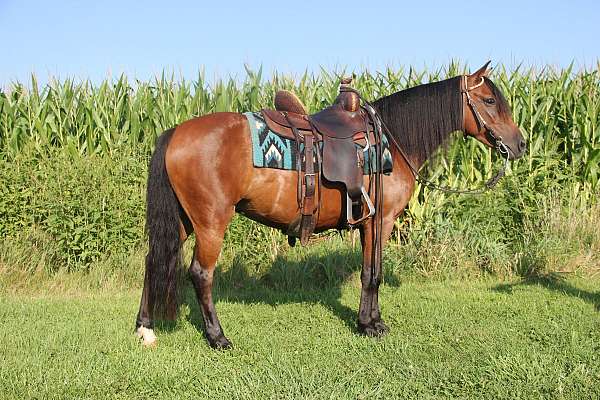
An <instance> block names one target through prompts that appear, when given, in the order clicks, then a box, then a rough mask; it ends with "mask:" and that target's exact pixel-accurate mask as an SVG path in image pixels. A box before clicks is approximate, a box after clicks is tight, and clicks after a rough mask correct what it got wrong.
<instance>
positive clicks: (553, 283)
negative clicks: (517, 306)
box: [492, 273, 600, 312]
mask: <svg viewBox="0 0 600 400" xmlns="http://www.w3.org/2000/svg"><path fill="white" fill-rule="evenodd" d="M519 286H542V287H544V288H546V289H548V290H553V291H556V292H560V293H563V294H565V295H567V296H571V297H576V298H579V299H581V300H583V301H585V302H588V303H590V304H592V305H594V307H595V308H596V311H599V312H600V291H598V292H591V291H588V290H583V289H579V288H577V287H575V286H573V285H572V284H570V283H569V282H567V281H566V280H565V278H564V277H563V276H562V275H560V274H557V273H550V274H545V275H540V276H532V277H526V278H524V279H523V280H522V281H520V282H516V283H506V284H501V285H497V286H495V287H493V288H492V290H494V291H497V292H502V293H512V292H513V289H514V288H515V287H519Z"/></svg>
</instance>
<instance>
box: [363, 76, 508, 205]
mask: <svg viewBox="0 0 600 400" xmlns="http://www.w3.org/2000/svg"><path fill="white" fill-rule="evenodd" d="M483 83H484V78H483V77H482V78H481V82H479V83H478V84H476V85H475V86H472V87H468V84H467V75H463V76H462V79H461V88H460V92H461V93H462V94H463V95H465V97H466V100H467V105H468V106H469V107H470V108H471V111H472V112H473V115H474V116H475V119H476V120H477V123H478V124H479V126H480V127H482V128H484V129H485V133H486V135H487V136H488V138H489V139H491V140H490V142H491V143H492V144H493V145H494V148H495V149H496V151H498V153H500V155H502V156H503V157H504V165H503V166H502V168H500V170H498V172H497V173H496V174H495V175H494V176H492V177H491V178H490V179H489V180H487V181H486V182H485V183H484V184H483V187H480V188H474V189H462V190H461V189H454V188H451V187H449V186H440V185H438V184H436V183H433V182H432V181H430V180H428V179H427V178H424V177H423V175H421V173H419V170H418V169H417V168H415V167H414V166H413V165H412V163H411V162H410V160H409V158H408V156H407V155H406V153H405V152H404V150H402V147H400V144H399V143H398V142H397V141H396V139H395V138H394V135H392V133H391V131H390V129H389V128H388V127H387V125H386V124H385V122H384V121H383V120H382V119H381V116H380V115H379V113H377V112H373V114H374V115H375V116H376V117H377V122H378V123H379V124H380V125H381V126H382V127H383V128H384V129H385V131H386V132H387V134H388V138H389V139H391V141H392V142H393V143H394V145H395V146H396V148H397V149H398V151H399V152H400V154H401V155H402V158H404V161H406V164H407V165H408V168H409V169H410V171H411V172H412V174H413V176H414V177H415V179H416V180H417V181H418V182H419V183H421V184H422V185H423V186H426V187H428V188H430V189H435V190H440V191H442V192H445V193H455V194H482V193H485V192H487V191H488V190H490V189H492V188H494V186H496V185H497V184H498V182H499V181H500V179H502V177H503V176H504V174H505V172H506V168H507V166H508V158H509V150H508V147H507V146H506V145H505V144H504V143H503V142H502V137H501V136H498V135H496V134H495V132H494V130H493V129H492V128H491V127H490V126H489V125H488V124H487V123H486V122H485V120H484V119H483V117H482V116H481V114H480V113H479V110H478V109H477V106H476V105H475V103H474V102H473V99H472V98H471V95H470V94H469V92H470V91H471V90H473V89H476V88H478V87H480V86H481V85H483ZM362 100H363V101H364V102H365V104H366V105H367V106H368V107H369V108H371V109H372V110H373V111H374V107H373V105H372V104H371V103H369V102H368V101H366V100H365V99H362ZM464 120H465V118H464V108H463V131H464ZM465 136H466V135H465Z"/></svg>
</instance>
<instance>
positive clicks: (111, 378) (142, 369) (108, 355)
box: [0, 278, 600, 399]
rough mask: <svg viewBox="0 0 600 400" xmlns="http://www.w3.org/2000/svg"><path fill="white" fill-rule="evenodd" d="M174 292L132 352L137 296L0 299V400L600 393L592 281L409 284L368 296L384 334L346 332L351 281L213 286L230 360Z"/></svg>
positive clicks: (599, 302) (354, 292) (351, 320)
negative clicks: (309, 287) (291, 287)
mask: <svg viewBox="0 0 600 400" xmlns="http://www.w3.org/2000/svg"><path fill="white" fill-rule="evenodd" d="M192 296H193V295H192V292H191V291H190V290H189V288H188V289H186V295H185V298H184V305H183V306H182V310H181V314H180V318H179V319H178V321H177V322H175V323H172V324H162V325H161V326H159V328H158V329H157V334H158V337H159V345H158V346H157V347H156V348H153V349H144V348H142V347H141V346H140V344H139V343H138V341H137V340H136V338H135V337H134V335H133V321H134V318H135V313H136V311H137V305H138V298H139V292H138V291H133V290H132V291H127V292H116V291H107V292H105V293H83V294H79V295H68V296H67V295H51V294H50V295H43V296H36V297H32V296H28V295H19V294H17V295H7V294H2V295H0V396H1V397H2V398H10V399H27V398H39V399H50V398H61V399H62V398H65V399H70V398H89V399H98V398H124V399H137V398H165V399H175V398H194V399H204V398H207V399H208V398H210V399H229V398H231V399H250V398H252V399H254V398H258V399H262V398H274V399H313V398H314V399H322V398H323V399H344V398H348V399H363V398H365V399H366V398H385V399H389V398H456V397H459V398H490V399H497V398H568V399H585V398H589V399H598V398H600V280H599V279H598V278H595V279H581V278H580V279H569V280H556V281H521V280H515V281H509V282H500V281H494V280H487V279H486V280H478V281H458V280H455V281H444V282H440V281H437V282H423V281H410V282H406V283H402V284H400V285H399V286H384V287H382V289H381V296H380V299H381V304H382V311H383V315H384V317H385V320H386V321H387V323H388V324H389V326H390V328H391V332H390V334H389V335H388V336H387V337H385V338H384V339H381V340H376V339H371V338H365V337H361V336H359V335H357V333H356V330H355V319H356V310H357V307H358V300H359V290H358V288H357V285H356V283H355V282H354V281H352V282H348V283H346V284H344V285H342V286H340V287H334V288H330V289H327V290H313V291H305V292H302V291H298V292H294V291H276V290H273V289H269V288H268V287H267V286H265V285H261V284H255V285H252V287H242V288H239V289H237V290H235V289H233V288H229V289H227V288H225V289H221V291H220V292H219V293H218V294H217V300H218V302H217V309H218V311H219V313H220V314H219V315H220V318H221V322H222V323H223V326H224V329H225V332H226V334H227V335H228V336H229V338H230V339H231V340H232V341H233V343H234V346H235V348H234V349H233V350H231V351H226V352H222V351H215V350H211V349H210V348H209V347H208V345H207V344H206V342H205V340H204V339H203V337H202V335H201V334H200V333H199V329H201V323H200V316H199V312H198V307H197V306H196V304H195V302H194V301H192V299H193V297H192Z"/></svg>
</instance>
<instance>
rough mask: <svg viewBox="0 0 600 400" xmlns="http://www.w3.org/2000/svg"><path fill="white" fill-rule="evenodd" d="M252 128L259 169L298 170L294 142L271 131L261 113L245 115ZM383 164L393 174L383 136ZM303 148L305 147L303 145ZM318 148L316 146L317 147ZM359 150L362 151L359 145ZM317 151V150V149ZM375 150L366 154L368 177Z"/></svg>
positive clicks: (370, 149)
mask: <svg viewBox="0 0 600 400" xmlns="http://www.w3.org/2000/svg"><path fill="white" fill-rule="evenodd" d="M244 115H245V116H246V118H247V119H248V124H249V126H250V135H251V137H252V162H253V164H254V166H255V167H257V168H275V169H283V170H290V171H293V170H296V151H295V146H296V144H295V143H294V141H293V140H290V139H288V138H285V137H282V136H280V135H278V134H277V133H275V132H273V131H271V130H270V129H269V127H268V126H267V124H266V123H265V120H264V119H263V117H262V115H261V114H260V113H259V112H247V113H244ZM381 145H382V146H383V163H382V171H381V172H383V173H384V174H389V173H390V172H392V168H393V162H392V154H391V153H390V150H389V147H390V145H389V142H388V140H387V138H386V137H385V135H383V140H382V144H381ZM301 146H304V144H303V143H302V144H301ZM315 146H316V145H315ZM357 149H359V150H362V149H361V148H360V146H358V145H357ZM320 150H321V149H319V152H320ZM315 151H316V148H315ZM374 156H375V148H374V147H372V146H371V148H369V150H367V151H366V152H365V158H364V160H365V162H364V165H363V174H364V175H368V174H369V173H370V172H379V171H375V162H374Z"/></svg>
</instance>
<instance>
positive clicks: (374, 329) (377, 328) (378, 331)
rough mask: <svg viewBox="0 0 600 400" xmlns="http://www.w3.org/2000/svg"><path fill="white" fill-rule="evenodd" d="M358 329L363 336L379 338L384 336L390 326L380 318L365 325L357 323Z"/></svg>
mask: <svg viewBox="0 0 600 400" xmlns="http://www.w3.org/2000/svg"><path fill="white" fill-rule="evenodd" d="M358 330H359V332H360V333H362V334H363V335H365V336H368V337H374V338H380V337H383V336H385V335H386V334H387V333H388V332H389V330H390V328H388V326H387V325H386V324H385V323H384V322H383V321H382V320H377V321H372V322H371V323H369V324H367V325H363V324H358Z"/></svg>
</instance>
